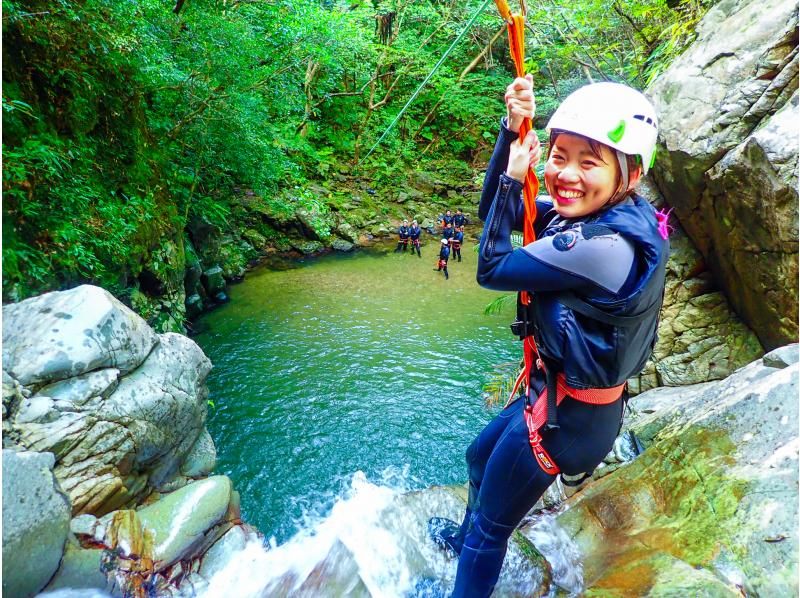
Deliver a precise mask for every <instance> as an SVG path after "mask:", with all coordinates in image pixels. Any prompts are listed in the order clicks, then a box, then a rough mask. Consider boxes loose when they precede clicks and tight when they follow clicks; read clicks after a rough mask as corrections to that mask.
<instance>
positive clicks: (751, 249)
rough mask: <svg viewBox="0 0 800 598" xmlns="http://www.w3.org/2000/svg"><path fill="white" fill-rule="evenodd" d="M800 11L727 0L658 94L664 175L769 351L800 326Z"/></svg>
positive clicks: (678, 208) (772, 0)
mask: <svg viewBox="0 0 800 598" xmlns="http://www.w3.org/2000/svg"><path fill="white" fill-rule="evenodd" d="M797 19H798V15H797V5H796V3H795V2H792V1H789V0H767V1H763V2H761V1H759V2H756V1H754V0H726V1H723V2H718V3H716V4H715V5H714V6H713V7H712V8H711V9H710V10H709V11H708V13H707V14H706V16H705V17H704V18H703V19H702V20H701V21H700V23H699V24H698V26H697V30H696V32H697V38H696V41H695V42H694V43H693V44H692V46H691V47H690V48H688V49H687V50H686V51H685V52H683V54H681V56H680V57H678V58H677V59H676V60H675V61H674V62H673V63H672V64H671V65H670V66H669V68H668V69H667V70H666V71H665V72H664V73H663V74H662V75H661V76H659V77H658V78H657V79H656V80H655V81H654V82H653V84H652V85H651V86H650V88H649V89H648V94H649V95H650V97H652V99H653V101H654V104H655V106H656V109H657V111H658V113H659V125H660V133H659V152H658V159H657V160H656V162H655V166H654V169H653V171H654V176H655V179H656V181H657V183H658V186H659V188H660V189H661V190H662V191H663V192H664V194H665V196H666V199H667V201H668V202H669V204H670V205H672V206H674V208H675V212H676V215H677V217H678V218H679V219H680V221H681V224H683V226H684V227H685V228H686V231H687V232H688V234H689V236H690V237H691V238H692V240H693V241H694V242H695V243H696V244H697V247H698V249H699V250H700V252H701V253H702V255H703V256H704V257H705V259H706V260H707V261H708V263H709V266H710V268H711V270H712V271H713V272H714V275H715V278H716V279H717V280H719V281H720V282H721V285H722V287H723V290H724V291H725V294H726V296H727V297H728V299H729V300H730V301H731V303H732V305H733V306H734V308H735V309H736V311H737V312H738V313H739V314H741V316H742V318H743V319H744V320H745V322H746V323H748V325H749V326H750V327H751V328H752V329H753V330H754V331H755V332H756V333H757V334H758V335H759V339H760V340H761V342H762V344H763V345H764V346H765V347H766V348H767V349H771V348H775V347H776V346H779V345H781V344H784V343H788V342H793V341H794V340H795V339H796V338H797V333H798V328H797V322H798V295H797V284H796V281H797V277H798V252H797V244H798V227H797V219H798V208H797V206H798V193H797V159H798V146H797V143H796V132H797V128H798V92H797V76H798V60H797Z"/></svg>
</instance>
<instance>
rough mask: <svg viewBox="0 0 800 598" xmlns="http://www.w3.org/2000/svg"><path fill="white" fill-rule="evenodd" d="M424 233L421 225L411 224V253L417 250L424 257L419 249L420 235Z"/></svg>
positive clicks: (409, 230) (409, 233)
mask: <svg viewBox="0 0 800 598" xmlns="http://www.w3.org/2000/svg"><path fill="white" fill-rule="evenodd" d="M421 233H422V229H421V228H420V227H419V226H413V225H412V226H410V227H409V228H408V236H409V238H410V239H411V253H412V254H413V253H414V251H415V250H416V252H417V255H418V256H419V257H422V253H421V252H420V250H419V236H420V234H421Z"/></svg>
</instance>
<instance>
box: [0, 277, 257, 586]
mask: <svg viewBox="0 0 800 598" xmlns="http://www.w3.org/2000/svg"><path fill="white" fill-rule="evenodd" d="M3 367H4V370H3V449H4V450H3V465H4V473H5V475H4V477H3V484H4V486H3V490H4V501H3V523H4V525H3V554H4V559H3V589H4V591H8V592H9V595H18V596H29V595H32V594H33V593H35V592H36V591H38V590H41V589H42V587H44V585H45V584H47V583H48V582H50V584H51V587H61V586H71V587H77V588H81V587H97V588H106V589H108V590H113V591H115V592H119V591H123V590H126V589H127V590H130V591H134V590H135V591H139V590H138V589H140V590H141V591H145V590H147V591H149V590H148V588H156V587H158V586H159V584H162V585H163V584H167V580H170V581H172V582H174V581H175V579H176V576H177V577H178V578H180V579H182V578H183V577H186V576H188V575H189V574H190V573H193V572H196V571H197V568H198V567H199V565H200V560H199V559H200V557H201V556H202V555H203V554H204V552H205V551H206V550H207V549H208V548H209V547H210V546H211V545H213V544H214V543H215V542H216V540H217V539H218V538H220V537H221V536H222V535H223V534H226V533H227V532H228V531H229V530H231V529H232V528H233V527H234V525H238V524H240V521H239V509H238V495H237V494H236V493H235V492H234V491H233V489H232V487H231V483H230V480H228V479H227V478H226V477H224V476H215V477H212V478H207V479H206V477H207V476H208V475H209V474H210V472H211V471H212V469H213V468H214V464H215V460H216V453H215V449H214V443H213V441H212V440H211V438H210V436H209V435H208V432H207V431H206V429H205V420H206V411H207V403H206V395H207V390H206V387H205V378H206V376H207V375H208V372H209V371H210V369H211V363H210V361H209V360H208V358H206V356H205V355H204V354H203V352H202V351H201V350H200V348H199V347H198V346H197V345H196V344H195V343H194V342H193V341H191V340H189V339H188V338H186V337H184V336H181V335H178V334H174V333H165V334H160V335H159V334H156V333H155V332H154V331H153V330H152V329H151V328H150V327H149V326H148V325H147V324H146V323H145V321H144V320H143V319H142V318H141V317H139V316H138V315H136V314H135V313H134V312H132V311H131V310H130V309H128V308H127V307H125V306H124V305H123V304H122V303H120V302H119V301H118V300H117V299H115V298H114V297H112V296H111V295H110V294H109V293H107V292H106V291H104V290H102V289H100V288H98V287H91V286H81V287H78V288H75V289H72V290H70V291H64V292H56V293H48V294H46V295H41V296H39V297H34V298H32V299H28V300H26V301H23V302H21V303H16V304H12V305H7V306H4V308H3ZM142 505H147V506H145V507H144V508H139V507H142ZM137 508H139V510H136V509H137ZM70 520H71V521H70ZM242 533H246V534H250V535H252V532H250V531H249V530H246V531H243V532H242ZM189 562H191V563H194V564H195V570H194V571H192V570H190V568H188V566H187V565H186V563H189ZM101 565H102V566H101ZM56 569H58V572H57V573H56ZM54 573H56V575H55V577H54V578H53V574H54ZM51 578H53V579H52V582H51V581H50V580H51ZM76 584H77V585H76ZM137 588H138V589H137Z"/></svg>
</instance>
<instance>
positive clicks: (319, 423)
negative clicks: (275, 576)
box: [195, 241, 520, 543]
mask: <svg viewBox="0 0 800 598" xmlns="http://www.w3.org/2000/svg"><path fill="white" fill-rule="evenodd" d="M472 245H473V244H472V243H467V244H466V247H465V249H464V251H463V253H464V261H463V262H461V263H452V262H451V264H450V268H449V269H450V279H449V280H445V279H444V276H443V275H442V274H440V273H437V272H435V271H434V270H433V268H434V267H435V262H436V257H435V254H434V252H436V253H437V254H438V246H436V245H435V241H428V244H427V246H423V248H422V252H423V258H422V259H419V258H417V257H416V256H413V257H412V256H410V255H407V254H394V253H386V252H383V251H380V250H374V251H369V252H366V251H362V252H359V253H356V254H348V255H341V254H339V255H329V256H325V257H321V258H316V259H307V260H300V261H295V262H287V263H285V264H283V266H282V268H281V269H275V265H273V266H272V269H266V268H259V269H256V270H255V271H253V272H251V273H249V274H248V276H247V278H246V280H245V281H244V282H243V283H242V284H239V285H236V286H233V287H232V288H231V289H230V295H231V299H232V300H231V302H230V303H228V304H227V305H224V306H223V307H221V308H219V309H217V310H216V311H214V312H212V313H210V314H207V315H206V316H204V317H203V318H202V320H201V321H200V322H199V323H198V324H199V330H200V332H199V333H198V335H197V336H196V337H195V340H196V341H197V342H198V343H199V344H200V346H201V347H202V348H203V350H204V351H205V352H206V354H207V355H208V356H209V357H210V359H211V360H212V362H213V363H214V369H213V371H212V373H211V374H210V376H209V378H208V386H209V389H210V398H211V400H212V401H213V402H214V404H215V407H214V408H213V409H210V410H209V418H208V428H209V431H210V432H211V436H212V437H213V438H214V442H215V443H216V446H217V452H218V461H217V471H218V472H220V473H224V474H226V475H228V476H230V477H231V478H232V480H233V482H234V485H235V487H236V489H237V490H238V491H239V492H240V493H241V496H242V511H243V519H244V520H245V521H247V522H248V523H251V524H253V525H255V526H256V527H258V528H259V529H260V530H261V531H263V532H264V533H265V534H266V535H267V537H272V538H274V541H276V542H278V543H280V542H283V541H285V540H286V539H288V538H289V537H291V536H292V535H293V534H295V533H296V532H298V531H299V530H301V529H303V528H304V527H306V526H308V525H309V521H310V520H311V519H313V518H318V517H323V516H325V515H326V513H327V512H328V511H329V510H330V508H331V507H332V505H333V503H334V501H335V500H336V498H337V497H338V496H340V495H341V493H342V492H343V491H344V489H345V488H346V487H347V486H348V484H349V481H350V480H351V479H352V476H353V475H354V474H355V473H356V472H358V471H361V472H363V473H364V474H365V475H366V477H367V479H369V480H370V481H371V482H373V483H376V484H385V485H393V486H402V487H403V488H404V489H416V488H423V487H428V486H431V485H437V484H454V483H464V482H465V480H466V467H465V464H464V451H465V449H466V447H467V445H468V444H469V442H470V441H471V439H472V438H473V437H474V436H475V434H476V433H477V432H478V431H479V430H480V429H481V428H482V426H483V425H484V424H485V423H486V422H488V421H489V419H490V418H491V417H492V414H493V411H491V410H488V409H487V408H486V407H485V406H484V401H483V397H482V387H483V385H484V384H485V383H486V382H487V381H488V380H489V379H490V377H491V372H492V370H493V367H494V366H496V365H497V364H501V363H508V362H513V361H515V360H516V359H518V356H519V351H520V348H519V346H518V343H516V342H515V340H514V337H512V336H511V333H510V331H509V329H508V323H509V319H510V318H511V314H510V313H505V314H501V315H493V316H487V315H484V314H483V309H484V307H485V306H486V305H487V304H488V303H489V302H490V301H491V300H492V299H494V298H496V297H497V296H498V294H497V293H494V292H491V291H487V290H485V289H482V288H480V287H479V286H478V285H477V283H476V282H475V267H476V261H477V255H476V254H475V253H474V251H473V247H472ZM434 247H435V249H434Z"/></svg>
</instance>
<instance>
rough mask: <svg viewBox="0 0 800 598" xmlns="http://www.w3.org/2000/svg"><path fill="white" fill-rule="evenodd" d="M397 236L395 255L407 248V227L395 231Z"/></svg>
mask: <svg viewBox="0 0 800 598" xmlns="http://www.w3.org/2000/svg"><path fill="white" fill-rule="evenodd" d="M397 234H399V235H400V240H399V241H398V242H397V249H395V250H394V252H395V253H397V252H398V251H405V250H406V247H408V235H409V230H408V227H407V226H401V227H400V228H399V229H397Z"/></svg>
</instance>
